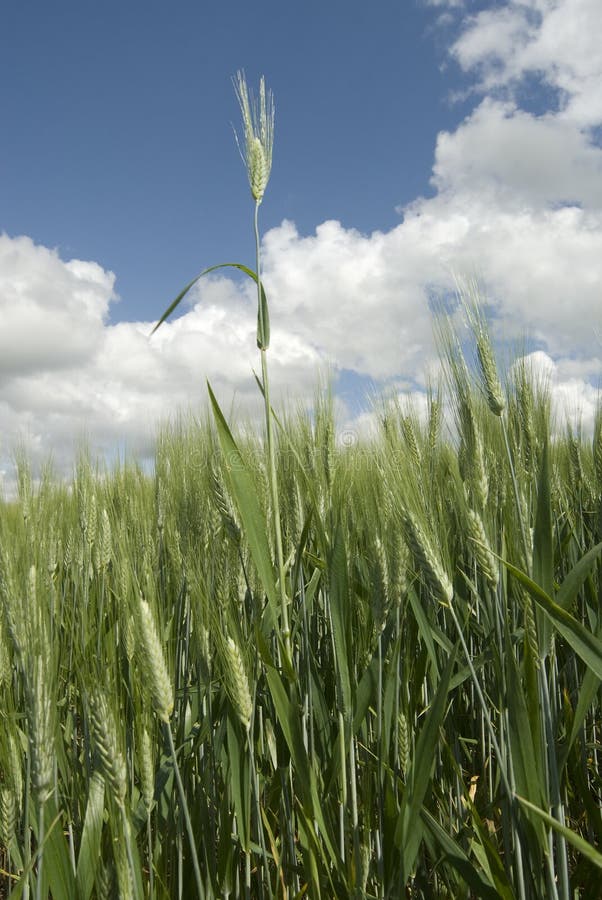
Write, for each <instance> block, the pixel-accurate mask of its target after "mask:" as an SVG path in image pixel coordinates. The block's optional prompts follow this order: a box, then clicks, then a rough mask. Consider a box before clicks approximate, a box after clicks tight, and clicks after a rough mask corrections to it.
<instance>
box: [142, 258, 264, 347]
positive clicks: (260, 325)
mask: <svg viewBox="0 0 602 900" xmlns="http://www.w3.org/2000/svg"><path fill="white" fill-rule="evenodd" d="M217 269H239V271H241V272H244V273H245V275H248V276H249V278H252V279H253V281H254V282H255V284H259V290H260V301H259V305H258V309H257V346H258V347H259V349H260V350H267V349H268V347H269V345H270V317H269V312H268V300H267V297H266V294H265V290H264V287H263V284H262V283H260V282H259V279H258V277H257V273H256V272H254V271H253V270H252V269H249V268H248V266H243V264H242V263H218V265H217V266H209V268H208V269H203V271H202V272H200V273H199V274H198V275H197V276H196V278H193V279H192V281H190V282H188V284H187V285H186V287H185V288H183V289H182V290H181V291H180V293H179V294H178V296H177V297H176V299H175V300H173V301H172V302H171V303H170V304H169V306H168V307H167V309H166V310H165V312H164V313H163V315H162V316H161V318H160V319H159V321H158V322H157V324H156V325H155V327H154V328H153V330H152V331H151V333H150V336H152V335H153V334H154V333H155V331H156V330H157V328H159V326H160V325H162V324H163V322H165V320H166V319H168V318H169V316H170V315H171V314H172V312H173V311H174V309H176V307H177V306H179V304H180V302H181V301H182V300H183V299H184V297H185V296H186V294H187V293H188V291H189V290H190V289H191V288H193V287H194V286H195V284H196V283H197V281H199V280H200V279H201V278H202V277H203V275H209V273H210V272H215V271H217Z"/></svg>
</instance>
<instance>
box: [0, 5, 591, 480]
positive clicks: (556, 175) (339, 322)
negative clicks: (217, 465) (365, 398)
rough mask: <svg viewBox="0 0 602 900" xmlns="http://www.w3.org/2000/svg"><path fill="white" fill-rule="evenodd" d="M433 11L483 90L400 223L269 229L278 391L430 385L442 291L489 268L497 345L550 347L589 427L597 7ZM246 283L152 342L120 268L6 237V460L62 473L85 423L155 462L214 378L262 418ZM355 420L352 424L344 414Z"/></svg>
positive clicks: (560, 387)
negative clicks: (527, 100) (162, 436)
mask: <svg viewBox="0 0 602 900" xmlns="http://www.w3.org/2000/svg"><path fill="white" fill-rule="evenodd" d="M430 5H431V6H437V7H439V8H440V10H443V9H444V8H447V10H448V12H449V14H450V15H452V14H453V15H456V17H457V18H456V21H457V23H458V28H459V31H458V32H457V36H456V38H455V40H454V43H453V45H452V46H451V48H450V53H451V55H452V57H453V58H454V59H455V60H456V61H457V62H458V64H459V65H460V67H461V68H462V69H463V70H464V72H465V73H467V75H468V76H469V78H470V79H472V84H473V85H474V86H475V87H476V88H477V89H478V90H479V91H480V92H481V93H482V94H483V96H481V97H478V98H477V100H475V106H474V109H473V110H472V112H471V113H470V114H469V115H468V116H467V117H466V118H465V120H464V121H462V122H459V123H458V126H457V127H456V128H455V130H450V131H446V132H441V133H440V134H439V135H438V138H437V142H436V146H435V147H434V148H433V150H434V159H433V169H432V187H433V192H434V195H433V196H431V197H428V198H424V197H420V198H417V199H416V200H415V201H414V202H413V203H410V204H408V205H407V206H406V207H405V208H404V209H403V210H401V213H402V218H401V220H400V222H399V224H398V225H397V226H396V227H395V228H392V229H391V230H390V231H387V232H380V231H376V232H373V233H372V234H363V233H361V232H359V231H357V230H354V229H351V228H344V227H343V226H342V225H341V224H340V223H339V222H337V221H328V222H323V223H321V224H319V225H318V226H317V228H316V229H315V232H314V233H313V234H309V235H307V234H305V235H304V234H300V233H299V232H298V230H297V228H296V226H295V224H294V223H293V222H288V221H285V222H283V223H282V224H281V225H280V226H279V227H277V228H274V229H272V230H271V231H269V232H268V233H267V234H266V235H265V236H264V240H263V249H264V280H265V284H266V287H267V290H268V295H269V298H270V308H271V315H272V346H271V349H270V357H271V368H272V377H273V382H274V386H275V388H276V393H275V397H276V399H277V400H278V399H279V398H280V399H282V398H284V397H285V396H287V395H288V396H290V395H294V396H295V397H298V396H301V397H303V398H309V397H310V396H311V392H312V390H313V385H314V382H315V376H316V372H317V371H318V370H319V369H324V368H325V367H327V366H330V368H331V369H332V370H334V372H335V373H336V372H337V371H343V370H349V371H352V372H354V373H357V374H358V375H360V376H365V377H367V378H370V379H373V380H376V381H377V382H380V383H385V384H388V385H389V386H394V389H397V388H398V387H399V386H400V385H403V386H404V389H405V390H407V391H408V392H411V391H416V389H418V388H420V386H421V385H423V379H424V373H425V371H426V370H427V368H429V367H432V366H433V359H434V352H435V351H434V345H433V336H432V325H431V322H432V320H431V304H432V300H433V298H434V297H435V298H436V297H439V296H441V295H446V294H447V293H448V292H449V291H451V290H453V288H454V280H455V277H456V276H458V275H459V276H460V277H462V276H463V275H469V276H474V275H476V276H477V277H478V279H479V280H480V282H481V284H482V285H483V287H484V289H485V290H486V293H487V297H488V300H489V302H490V311H491V313H492V317H493V320H492V322H493V324H492V327H493V332H494V335H495V336H496V338H498V339H502V340H504V339H506V340H514V339H516V338H520V337H521V336H523V335H525V334H526V335H527V336H530V337H532V338H533V339H534V340H536V341H537V343H538V346H540V347H541V350H540V351H539V352H540V353H541V354H542V357H541V358H540V359H539V362H540V363H541V364H542V365H547V366H548V369H549V370H550V372H553V383H554V387H553V393H554V397H555V398H556V400H557V403H558V408H559V409H560V406H561V405H562V404H563V405H564V408H565V409H568V408H569V407H572V408H573V409H574V410H575V409H581V411H582V415H583V417H584V420H589V418H591V416H592V415H593V409H594V407H595V404H596V403H597V383H598V381H599V380H600V376H601V375H602V345H601V342H600V336H601V335H602V269H601V267H600V262H599V261H600V259H602V149H601V148H600V146H599V145H598V143H596V132H595V129H594V126H597V125H600V124H602V99H601V98H602V93H601V92H600V91H599V85H600V83H602V82H601V75H602V44H599V42H597V41H596V39H595V38H596V36H597V35H598V34H600V33H601V32H602V5H600V3H599V2H598V0H553V2H552V0H521V2H518V0H508V2H506V3H502V4H496V5H495V7H492V8H491V9H488V10H484V11H482V12H479V13H478V14H476V15H471V16H466V15H465V4H462V3H460V2H450V0H430ZM455 7H458V9H454V8H455ZM458 16H459V17H460V18H458ZM462 16H464V17H463V18H462ZM533 76H536V78H537V79H539V80H540V82H541V83H542V84H545V85H547V86H548V87H549V88H551V89H552V91H553V93H554V101H553V103H551V104H550V105H549V107H548V108H545V109H544V108H542V109H541V110H540V111H539V113H538V114H535V113H534V112H533V110H532V109H526V108H522V107H521V91H520V87H521V84H522V83H523V82H524V80H525V79H527V78H531V77H533ZM393 203H394V198H393V197H392V204H393ZM252 288H253V286H252V285H251V284H250V283H248V284H245V283H242V284H241V283H239V282H237V281H233V280H231V279H230V278H227V277H220V278H213V279H211V280H207V281H205V282H204V283H203V282H201V283H200V284H199V287H198V290H197V291H196V292H195V293H194V294H193V296H192V298H191V303H190V304H189V305H188V306H187V307H185V311H184V314H183V315H181V316H180V317H179V318H177V319H174V320H173V321H169V322H168V323H166V324H164V325H163V326H162V328H161V329H160V330H159V331H158V332H157V334H156V335H155V336H154V337H152V338H151V339H149V333H150V331H151V328H152V323H150V322H125V321H123V322H119V323H117V324H112V323H111V321H110V318H109V311H110V308H111V304H113V303H114V302H115V301H116V299H117V298H116V295H115V276H114V275H113V274H112V273H110V272H106V271H104V270H103V269H102V268H101V267H100V266H98V265H97V264H96V263H94V262H82V261H76V260H72V261H64V260H62V259H61V258H60V256H59V255H58V253H57V252H56V251H53V250H50V249H47V248H45V247H40V246H36V245H34V244H33V242H32V241H31V240H30V239H29V238H26V237H20V238H11V237H8V236H7V235H2V236H1V237H0V315H1V317H2V318H1V321H2V329H1V331H0V434H1V435H2V436H3V445H2V450H3V452H4V458H6V453H7V451H8V449H9V448H10V446H11V445H12V444H14V442H15V440H17V439H18V437H19V436H22V437H23V439H24V440H25V441H26V443H27V444H28V445H29V447H30V449H31V450H32V452H33V454H34V455H42V454H44V453H46V452H47V451H48V450H50V449H53V450H54V452H55V455H56V456H57V457H58V459H59V461H62V462H63V463H65V462H66V461H68V460H69V458H70V454H71V453H72V449H73V442H74V436H77V435H79V434H81V433H84V432H85V433H87V435H88V437H89V441H90V444H91V445H92V446H93V447H94V448H97V449H100V450H101V451H102V452H105V453H107V454H109V453H110V452H111V450H112V448H114V447H115V446H119V447H121V448H123V447H124V446H126V447H127V448H129V450H130V451H131V452H134V453H138V454H150V453H151V452H152V438H153V435H154V432H155V428H156V425H157V423H158V422H159V421H160V420H161V419H164V418H166V417H168V416H170V415H173V414H175V413H176V411H177V410H178V409H179V408H182V407H184V408H187V407H188V408H198V406H199V404H200V403H202V402H203V399H204V397H205V379H207V378H209V379H210V381H211V383H212V385H213V386H214V387H215V389H216V390H217V392H218V395H219V397H220V399H221V400H222V401H223V402H224V404H225V405H226V408H228V407H229V405H230V403H231V402H232V398H234V403H235V405H236V407H237V408H238V409H239V410H240V411H242V412H243V413H244V414H247V413H249V414H255V413H257V412H258V409H259V402H258V394H257V390H256V386H255V384H254V380H253V378H252V370H253V368H256V367H257V365H258V360H257V351H256V348H255V328H256V313H255V300H254V295H253V290H252ZM561 400H562V404H561ZM555 402H556V401H555ZM341 421H342V422H343V423H344V424H345V427H346V428H349V427H352V424H350V420H349V416H348V415H346V412H345V410H344V408H342V409H341ZM370 421H371V419H370V416H367V417H366V416H364V418H363V419H359V420H358V424H357V428H358V433H359V432H362V431H364V430H365V429H366V428H367V427H368V424H367V423H369V422H370ZM3 466H4V467H6V464H5V463H3Z"/></svg>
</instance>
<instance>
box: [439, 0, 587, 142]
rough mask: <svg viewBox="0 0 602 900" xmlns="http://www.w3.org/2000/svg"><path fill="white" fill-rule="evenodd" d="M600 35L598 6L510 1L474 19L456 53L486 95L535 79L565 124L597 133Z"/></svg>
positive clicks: (567, 0) (569, 0) (576, 1)
mask: <svg viewBox="0 0 602 900" xmlns="http://www.w3.org/2000/svg"><path fill="white" fill-rule="evenodd" d="M601 33H602V5H601V4H600V3H599V2H598V0H510V2H507V3H504V4H502V5H501V6H496V7H495V8H493V9H487V10H482V11H481V12H479V13H477V14H476V15H473V16H470V17H469V18H468V20H467V21H466V22H465V24H464V27H463V29H462V32H461V34H460V36H459V37H458V39H457V41H456V42H455V44H454V46H453V48H452V52H453V55H454V56H455V58H456V59H457V61H458V62H459V63H460V65H461V66H462V67H463V68H464V70H465V71H467V72H476V74H477V76H478V78H479V87H480V89H481V90H483V91H487V92H490V91H492V90H495V89H496V88H497V89H499V88H509V89H511V90H512V89H515V88H516V87H517V86H518V85H519V84H520V81H521V79H523V78H524V77H525V76H526V75H534V76H536V77H538V78H540V79H541V81H542V82H543V83H544V84H545V85H547V86H548V87H550V88H552V89H553V90H555V91H556V92H557V95H558V102H559V105H560V112H559V116H560V118H562V119H565V120H567V121H570V122H572V123H573V124H575V125H577V126H580V127H592V126H596V125H599V124H600V123H601V122H602V95H601V93H600V79H601V78H602V43H601V42H600V39H599V36H600V34H601Z"/></svg>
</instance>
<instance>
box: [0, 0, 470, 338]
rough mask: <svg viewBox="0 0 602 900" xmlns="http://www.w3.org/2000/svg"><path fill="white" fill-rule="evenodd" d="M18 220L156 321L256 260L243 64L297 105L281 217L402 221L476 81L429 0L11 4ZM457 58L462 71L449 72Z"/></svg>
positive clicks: (17, 226) (0, 155)
mask: <svg viewBox="0 0 602 900" xmlns="http://www.w3.org/2000/svg"><path fill="white" fill-rule="evenodd" d="M0 16H1V20H0V28H1V32H0V33H1V37H0V84H1V85H2V87H1V88H0V98H1V108H2V111H3V118H4V128H3V134H4V138H3V140H2V142H1V144H0V209H1V210H2V227H3V228H4V230H6V231H7V232H8V233H9V234H11V235H17V234H28V235H31V236H32V237H33V238H34V240H35V241H36V242H41V243H43V244H45V245H47V246H50V247H57V248H58V249H59V251H60V253H61V256H63V257H70V256H76V257H79V258H81V259H95V260H96V261H98V262H99V263H100V264H101V265H102V266H103V267H105V268H108V269H111V270H112V271H113V272H115V274H116V275H117V283H116V289H117V292H118V293H119V295H120V296H121V299H122V302H121V304H120V305H119V306H114V307H113V308H112V310H111V316H112V319H113V320H119V319H124V318H131V317H138V318H142V317H149V318H152V317H153V316H156V315H158V314H159V312H160V311H161V310H162V308H163V306H164V305H165V304H166V301H167V300H169V299H170V295H171V294H172V293H174V291H175V289H176V288H177V287H178V286H179V284H180V282H182V281H186V280H188V279H189V278H190V277H191V276H192V275H194V273H195V272H196V271H197V270H198V269H199V268H202V267H204V266H205V265H209V264H210V263H212V262H215V261H220V260H223V259H232V258H233V259H236V260H238V259H240V260H241V261H245V262H250V261H251V260H252V257H251V250H252V240H251V231H250V228H249V221H250V219H249V217H250V211H251V204H250V198H249V195H248V191H247V189H246V182H245V178H244V170H243V168H242V166H241V164H240V160H239V157H238V154H237V150H236V146H235V143H234V140H233V132H232V127H231V126H232V124H233V123H234V124H236V125H237V126H238V123H239V115H238V109H237V105H236V100H235V97H234V93H233V90H232V83H231V78H232V76H233V75H234V73H235V72H236V71H237V70H238V69H239V68H243V69H244V70H245V72H246V74H247V77H248V80H249V83H250V84H256V83H257V82H258V79H259V76H260V75H261V74H265V77H266V79H267V81H268V84H269V85H271V86H272V89H273V91H274V93H275V97H276V103H277V121H276V147H275V154H274V166H273V174H272V182H271V186H270V191H269V194H268V196H267V198H266V202H265V204H264V208H263V210H262V222H263V226H264V228H269V227H271V226H275V225H277V224H279V223H280V222H281V221H282V219H283V218H290V219H292V220H294V221H295V223H296V224H297V226H298V228H299V230H300V232H301V233H304V234H307V233H311V232H312V231H313V230H314V229H315V227H316V225H317V224H318V223H320V222H323V221H325V220H327V219H338V220H339V221H341V222H342V223H343V224H344V225H345V226H347V227H356V228H358V229H360V230H361V231H363V232H370V231H373V230H374V229H389V228H391V227H393V226H394V225H395V224H397V223H398V221H399V214H398V213H397V212H396V211H395V208H396V207H397V206H399V205H401V204H405V203H407V202H408V201H410V200H412V199H414V198H415V197H416V196H418V195H419V194H425V193H426V194H428V193H429V192H431V188H430V186H429V177H430V174H431V166H432V161H433V151H434V144H435V139H436V135H437V132H438V131H439V130H441V129H442V128H451V127H453V126H454V124H456V123H457V122H458V121H460V120H461V118H462V115H463V113H464V112H465V105H461V104H451V103H450V90H453V89H454V88H457V87H458V86H460V85H462V83H463V82H465V80H466V79H463V77H462V75H461V72H460V71H459V68H458V67H457V66H452V65H450V64H449V62H448V61H446V59H445V55H444V52H443V48H442V40H443V36H442V34H441V33H440V30H438V29H437V28H436V26H435V16H434V14H433V9H432V8H429V7H427V6H425V5H424V4H422V3H419V2H417V0H410V2H407V3H400V2H399V0H394V2H391V0H382V2H377V3H376V4H373V5H368V4H365V3H360V2H349V0H328V2H326V3H324V2H319V0H310V2H304V3H298V4H293V3H283V2H281V0H272V2H265V0H260V2H258V3H254V4H248V3H242V2H239V3H234V2H225V3H220V4H217V3H216V4H202V3H199V2H198V0H196V2H186V0H178V2H176V3H173V4H168V3H165V2H164V0H163V2H154V0H153V2H144V3H140V2H127V3H123V2H118V3H115V2H111V0H109V2H103V3H93V2H89V0H88V2H82V0H77V2H69V0H61V2H58V3H53V4H41V3H31V2H24V3H19V4H17V3H10V4H4V5H3V9H2V12H1V13H0ZM443 64H446V68H445V71H442V66H443Z"/></svg>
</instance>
